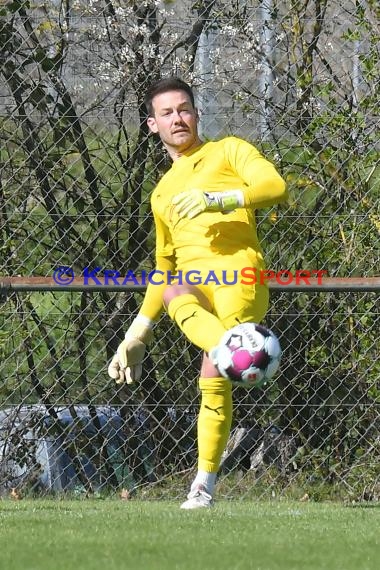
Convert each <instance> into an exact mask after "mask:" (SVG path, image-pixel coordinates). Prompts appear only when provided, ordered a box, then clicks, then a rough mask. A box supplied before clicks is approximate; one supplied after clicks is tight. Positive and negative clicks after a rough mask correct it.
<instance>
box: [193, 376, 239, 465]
mask: <svg viewBox="0 0 380 570" xmlns="http://www.w3.org/2000/svg"><path fill="white" fill-rule="evenodd" d="M199 388H200V390H201V394H202V398H201V408H200V411H199V416H198V469H199V470H202V471H207V472H209V473H216V472H217V471H218V469H219V464H220V460H221V457H222V453H223V451H224V449H225V447H226V444H227V441H228V436H229V434H230V429H231V422H232V384H231V382H230V381H229V380H226V379H225V378H200V379H199Z"/></svg>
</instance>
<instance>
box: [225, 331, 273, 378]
mask: <svg viewBox="0 0 380 570" xmlns="http://www.w3.org/2000/svg"><path fill="white" fill-rule="evenodd" d="M280 359H281V347H280V343H279V340H278V338H277V337H276V335H275V334H274V333H273V332H272V331H271V330H269V329H267V328H266V327H264V326H262V325H257V324H256V323H241V324H239V325H236V326H234V327H233V328H232V329H230V330H228V331H226V332H225V334H224V335H223V337H222V339H221V341H220V343H219V345H218V347H217V350H216V351H215V359H214V364H215V365H216V366H217V368H218V370H219V372H220V373H221V374H222V376H224V377H225V378H228V379H229V380H231V382H233V383H234V384H236V385H239V386H246V387H252V386H255V387H260V386H263V385H264V384H266V383H267V382H268V381H269V380H271V379H272V378H273V376H274V375H275V374H276V372H277V370H278V368H279V366H280Z"/></svg>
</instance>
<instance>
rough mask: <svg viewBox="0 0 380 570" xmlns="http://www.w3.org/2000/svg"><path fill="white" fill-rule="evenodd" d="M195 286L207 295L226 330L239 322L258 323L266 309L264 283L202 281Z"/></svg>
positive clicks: (266, 288)
mask: <svg viewBox="0 0 380 570" xmlns="http://www.w3.org/2000/svg"><path fill="white" fill-rule="evenodd" d="M196 287H197V288H198V289H200V291H202V293H203V294H204V295H205V296H206V297H207V299H208V300H209V302H210V304H211V306H212V312H213V314H214V315H216V316H217V317H218V318H219V319H220V320H221V322H222V323H223V325H224V326H225V328H226V330H228V329H230V328H232V327H233V326H235V325H237V324H239V323H245V322H254V323H260V322H261V321H262V320H263V318H264V317H265V315H266V312H267V310H268V305H269V290H268V287H267V286H265V285H260V284H255V285H243V284H242V283H235V284H234V285H227V284H225V283H220V284H217V283H208V284H207V285H205V284H203V283H202V284H199V285H196Z"/></svg>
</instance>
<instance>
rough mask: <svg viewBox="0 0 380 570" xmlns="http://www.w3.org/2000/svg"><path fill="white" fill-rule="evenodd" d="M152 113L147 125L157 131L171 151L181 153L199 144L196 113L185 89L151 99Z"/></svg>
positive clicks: (168, 92)
mask: <svg viewBox="0 0 380 570" xmlns="http://www.w3.org/2000/svg"><path fill="white" fill-rule="evenodd" d="M152 106H153V111H154V114H153V116H152V117H149V118H148V126H149V128H150V130H151V131H152V132H153V133H158V134H159V135H160V138H161V140H162V142H163V143H164V145H165V147H166V148H167V150H168V151H169V153H170V154H172V153H175V154H177V153H183V152H185V151H186V150H190V149H191V148H193V147H196V146H198V145H199V144H200V140H199V137H198V130H197V123H198V114H197V111H196V110H195V109H194V107H193V105H192V103H191V100H190V98H189V96H188V94H187V93H186V92H185V91H167V92H166V93H161V94H159V95H156V96H155V97H154V98H153V101H152Z"/></svg>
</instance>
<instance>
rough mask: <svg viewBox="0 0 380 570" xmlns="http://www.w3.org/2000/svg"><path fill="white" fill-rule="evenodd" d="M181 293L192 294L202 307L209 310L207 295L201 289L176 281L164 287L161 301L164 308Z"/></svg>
mask: <svg viewBox="0 0 380 570" xmlns="http://www.w3.org/2000/svg"><path fill="white" fill-rule="evenodd" d="M181 295H194V297H196V299H197V301H198V302H199V304H200V305H201V306H202V307H203V308H204V309H206V310H208V311H211V304H210V302H209V300H208V299H207V297H206V296H205V295H204V294H203V293H202V291H200V290H199V289H197V288H196V287H195V286H194V285H188V284H183V285H180V284H178V283H176V284H174V285H168V286H167V287H166V289H165V291H164V294H163V303H164V307H165V309H166V310H167V309H168V307H169V304H170V302H171V301H172V300H173V299H175V298H176V297H179V296H181Z"/></svg>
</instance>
